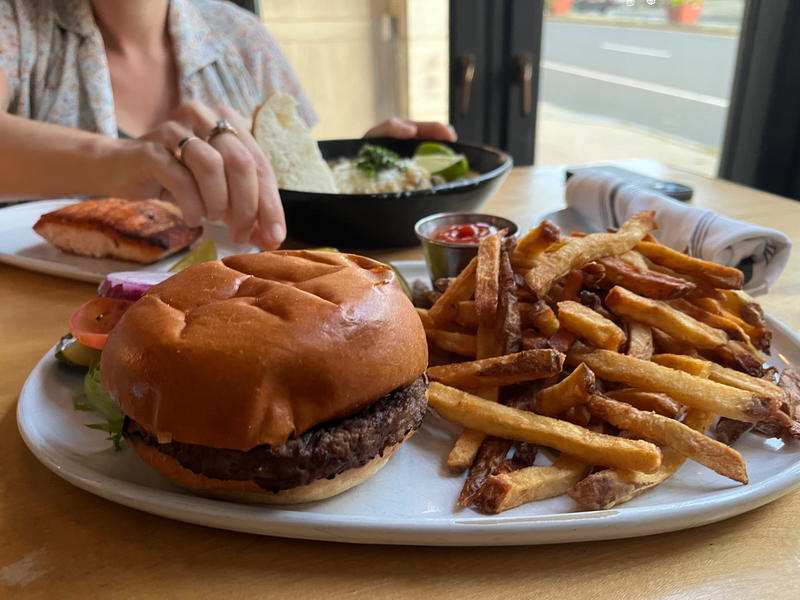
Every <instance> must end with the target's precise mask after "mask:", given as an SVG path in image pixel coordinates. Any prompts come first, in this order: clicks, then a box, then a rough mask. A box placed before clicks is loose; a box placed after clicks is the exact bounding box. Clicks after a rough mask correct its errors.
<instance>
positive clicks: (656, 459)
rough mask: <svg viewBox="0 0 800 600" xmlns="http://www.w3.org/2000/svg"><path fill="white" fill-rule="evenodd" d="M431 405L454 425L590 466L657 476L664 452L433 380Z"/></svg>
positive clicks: (651, 445) (639, 442)
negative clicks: (568, 456) (553, 451)
mask: <svg viewBox="0 0 800 600" xmlns="http://www.w3.org/2000/svg"><path fill="white" fill-rule="evenodd" d="M428 396H429V399H428V400H429V403H430V405H431V407H433V408H434V409H436V411H437V412H439V414H441V415H442V417H444V418H445V419H447V420H449V421H455V422H456V423H460V424H461V425H463V426H464V427H467V428H469V429H478V430H481V431H484V432H485V433H487V434H490V435H493V436H496V437H502V438H505V439H512V440H519V441H523V442H531V443H534V444H539V445H542V446H547V447H549V448H555V449H556V450H560V451H562V452H566V453H567V454H571V455H573V456H575V457H576V458H578V459H580V460H582V461H585V462H586V463H588V464H597V465H605V466H613V467H621V468H625V469H630V470H633V471H644V472H654V471H656V470H657V469H658V467H659V465H660V464H661V451H660V450H659V449H658V448H657V447H656V446H654V445H653V444H651V443H649V442H645V441H642V440H626V439H622V438H616V437H613V436H609V435H603V434H598V433H594V432H591V431H588V430H587V429H585V428H583V427H579V426H577V425H573V424H572V423H567V422H565V421H561V420H558V419H553V418H551V417H544V416H541V415H537V414H534V413H531V412H527V411H522V410H518V409H514V408H510V407H508V406H503V405H501V404H497V403H495V402H488V401H486V400H484V399H482V398H479V397H478V396H473V395H472V394H468V393H466V392H462V391H461V390H457V389H455V388H451V387H448V386H445V385H442V384H441V383H438V382H435V381H434V382H432V383H431V384H430V388H429V390H428Z"/></svg>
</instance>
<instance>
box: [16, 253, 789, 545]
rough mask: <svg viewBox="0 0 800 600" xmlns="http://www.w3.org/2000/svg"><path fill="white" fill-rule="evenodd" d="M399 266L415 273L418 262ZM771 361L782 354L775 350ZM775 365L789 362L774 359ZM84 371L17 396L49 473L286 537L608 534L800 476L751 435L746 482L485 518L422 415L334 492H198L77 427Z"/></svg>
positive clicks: (391, 539)
mask: <svg viewBox="0 0 800 600" xmlns="http://www.w3.org/2000/svg"><path fill="white" fill-rule="evenodd" d="M397 266H398V267H399V268H400V269H401V271H402V272H403V273H404V274H405V275H406V277H407V278H409V279H410V280H413V279H415V278H422V277H425V276H426V275H427V273H426V272H425V268H424V266H423V265H422V263H418V262H401V263H398V264H397ZM768 322H769V325H770V327H771V328H772V330H773V331H774V339H773V347H774V356H776V357H778V356H783V357H785V359H786V361H789V362H791V363H794V364H800V338H798V337H796V336H795V335H794V334H793V333H791V332H790V331H789V330H788V329H786V328H785V327H784V326H783V325H781V324H780V323H778V322H777V321H775V320H773V319H770V320H769V321H768ZM776 360H780V359H777V358H776ZM779 366H780V367H784V366H785V364H784V363H781V364H780V365H779ZM80 385H81V376H80V375H76V374H74V373H71V372H68V371H67V370H65V369H63V368H60V367H59V366H58V365H57V364H56V362H55V360H54V359H53V355H52V352H48V353H47V355H46V356H45V357H44V358H43V359H42V360H41V361H40V362H39V364H38V365H37V366H36V368H35V369H34V370H33V372H32V373H31V374H30V376H29V377H28V380H27V381H26V383H25V386H24V387H23V389H22V393H21V395H20V399H19V404H18V409H17V422H18V424H19V429H20V432H21V433H22V437H23V438H24V440H25V443H26V444H27V445H28V447H29V448H30V449H31V451H32V452H33V454H34V455H35V456H36V457H37V458H38V459H39V460H40V461H41V462H42V463H43V464H44V465H45V466H47V467H48V468H49V469H51V470H52V471H53V472H54V473H56V474H57V475H59V476H60V477H63V478H64V479H66V480H67V481H69V482H71V483H73V484H75V485H77V486H78V487H81V488H83V489H85V490H88V491H90V492H92V493H93V494H97V495H98V496H102V497H103V498H108V499H109V500H113V501H115V502H119V503H121V504H124V505H126V506H131V507H133V508H138V509H140V510H144V511H147V512H151V513H154V514H157V515H161V516H165V517H169V518H173V519H177V520H180V521H187V522H190V523H199V524H202V525H208V526H211V527H219V528H223V529H231V530H236V531H246V532H251V533H259V534H266V535H276V536H284V537H292V538H303V539H315V540H331V541H341V542H361V543H375V544H415V545H486V546H489V545H508V544H549V543H557V542H576V541H589V540H603V539H615V538H624V537H633V536H640V535H649V534H654V533H661V532H665V531H674V530H677V529H685V528H689V527H696V526H698V525H704V524H706V523H712V522H714V521H719V520H722V519H726V518H728V517H732V516H734V515H737V514H740V513H742V512H745V511H748V510H751V509H753V508H756V507H758V506H761V505H763V504H766V503H767V502H770V501H771V500H774V499H776V498H778V497H779V496H782V495H783V494H786V493H788V492H789V491H790V490H792V489H793V488H794V487H796V486H797V485H798V484H800V460H798V459H800V453H799V451H800V448H798V447H797V445H795V446H794V448H792V447H784V445H783V444H782V442H780V441H778V440H772V439H764V438H762V437H759V436H755V435H747V436H744V437H743V438H742V439H741V440H740V441H739V442H738V443H737V445H736V447H737V449H739V450H740V451H741V452H742V453H743V454H744V456H745V458H746V460H747V466H748V472H749V475H750V484H749V485H746V486H742V485H739V484H736V483H733V482H731V481H730V480H728V479H725V478H724V477H721V476H720V475H717V474H716V473H714V472H712V471H710V470H708V469H706V468H704V467H702V466H700V465H698V464H697V463H694V462H692V461H687V462H686V464H685V465H684V466H683V467H682V468H681V469H680V470H679V471H678V473H676V474H675V476H673V477H672V478H671V479H669V480H668V481H667V482H666V483H664V484H662V485H660V486H658V487H657V488H655V489H653V490H651V491H649V492H646V493H645V494H643V495H642V496H640V497H639V498H636V499H635V500H633V501H631V502H628V503H627V504H624V505H621V506H619V507H617V508H614V509H612V510H603V511H596V512H581V511H579V510H578V508H577V506H576V505H575V504H574V503H573V502H572V500H571V499H570V498H568V497H566V496H563V497H560V498H553V499H550V500H544V501H541V502H535V503H532V504H528V505H525V506H521V507H519V508H516V509H513V510H510V511H508V512H506V513H503V514H502V515H500V516H495V517H488V516H483V515H480V514H478V513H476V512H473V511H472V510H471V509H468V510H464V511H461V512H455V511H454V508H453V505H454V501H455V498H456V497H457V495H458V492H459V490H460V487H461V484H462V481H463V478H462V477H452V476H449V475H447V474H446V472H445V471H444V469H443V467H442V464H443V460H444V457H445V456H446V455H447V452H448V451H449V449H450V446H451V444H452V441H453V439H454V438H455V435H456V434H457V433H458V429H457V428H455V427H453V426H451V425H450V424H448V423H446V422H444V421H443V420H441V419H439V418H438V417H437V416H435V415H432V414H429V415H428V416H427V417H426V419H425V423H424V425H423V427H422V429H421V430H420V431H419V432H418V433H417V434H416V435H415V436H414V437H413V438H411V440H409V441H408V442H407V443H405V444H404V445H403V447H402V448H400V450H399V451H398V452H397V453H396V454H395V455H394V457H393V458H392V459H391V460H390V461H389V464H388V465H387V466H386V467H385V468H384V469H383V470H382V471H381V472H379V473H378V474H377V475H376V476H375V477H373V478H372V479H370V480H369V481H367V482H366V483H364V484H362V485H360V486H358V487H356V488H354V489H352V490H350V491H348V492H346V493H344V494H342V495H341V496H338V497H335V498H331V499H328V500H324V501H321V502H315V503H312V504H306V505H300V506H296V507H287V508H272V507H266V506H257V505H242V504H233V503H229V502H222V501H217V500H209V499H206V498H199V497H197V496H193V495H191V494H189V493H188V492H185V491H183V490H181V489H179V488H177V487H175V486H173V485H172V484H170V483H169V482H167V481H166V480H165V479H163V478H162V477H161V476H159V475H157V474H156V473H155V472H154V471H152V470H151V469H150V468H149V467H147V466H145V465H144V464H143V463H141V462H140V461H139V459H138V458H137V457H136V455H135V454H134V453H133V452H132V451H131V450H130V449H129V448H125V449H124V450H122V451H121V452H115V451H114V450H113V449H112V448H111V446H110V443H109V442H107V441H105V439H104V436H103V434H101V433H99V432H97V431H95V430H91V429H88V428H86V427H84V425H85V424H88V423H92V422H95V421H96V420H97V419H96V418H95V417H93V416H92V415H91V414H87V413H85V412H76V411H75V410H73V408H72V394H73V391H74V390H75V389H77V388H78V387H79V386H80Z"/></svg>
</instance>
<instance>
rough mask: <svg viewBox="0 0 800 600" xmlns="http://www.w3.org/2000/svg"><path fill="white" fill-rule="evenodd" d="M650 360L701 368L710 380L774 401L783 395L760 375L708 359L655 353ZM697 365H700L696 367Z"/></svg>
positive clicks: (683, 366) (780, 390) (664, 364)
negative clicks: (737, 369)
mask: <svg viewBox="0 0 800 600" xmlns="http://www.w3.org/2000/svg"><path fill="white" fill-rule="evenodd" d="M652 360H653V362H655V363H657V364H659V365H663V366H665V367H671V368H673V369H680V370H681V371H688V369H697V368H703V369H704V370H705V371H707V373H708V375H707V377H708V378H709V379H710V380H711V381H716V382H717V383H722V384H725V385H728V386H731V387H735V388H739V389H740V390H749V391H751V392H753V393H755V394H758V395H760V396H763V397H764V398H772V399H774V400H775V401H776V402H780V401H781V400H783V399H784V396H785V393H784V391H783V390H782V389H781V388H780V387H778V386H777V385H775V384H774V383H770V382H769V381H767V380H765V379H761V378H760V377H752V376H751V375H747V374H746V373H742V372H741V371H735V370H733V369H728V368H727V367H723V366H722V365H719V364H717V363H715V362H711V361H709V360H702V359H697V358H690V357H688V356H676V355H674V354H657V355H655V356H653V358H652ZM697 365H701V366H699V367H698V366H697ZM688 372H691V371H688Z"/></svg>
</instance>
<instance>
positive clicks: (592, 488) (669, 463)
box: [567, 409, 714, 510]
mask: <svg viewBox="0 0 800 600" xmlns="http://www.w3.org/2000/svg"><path fill="white" fill-rule="evenodd" d="M713 419H714V415H713V414H711V413H708V412H705V411H702V410H697V409H690V410H689V412H688V413H687V414H686V417H685V418H684V420H683V424H684V425H686V426H688V427H690V428H692V429H694V430H695V431H699V432H701V433H702V432H704V431H705V430H706V429H708V427H709V425H710V424H711V422H712V421H713ZM685 461H686V457H685V456H683V455H682V454H679V453H678V452H676V451H675V450H672V449H671V448H664V450H663V458H662V460H661V466H660V467H659V469H658V470H657V471H656V472H655V473H641V472H637V471H626V470H623V469H606V470H604V471H598V472H597V473H593V474H591V475H589V476H588V477H585V478H584V479H582V480H581V481H579V482H578V483H576V484H575V485H574V486H572V488H571V489H570V490H569V491H568V492H567V494H569V496H570V498H572V499H573V500H575V502H577V503H578V504H579V505H581V507H583V508H586V509H589V510H605V509H609V508H613V507H614V506H616V505H617V504H622V503H623V502H627V501H628V500H632V499H633V498H635V497H636V496H638V495H639V494H641V493H642V492H644V491H646V490H648V489H650V488H652V487H654V486H656V485H658V484H659V483H661V482H663V481H665V480H666V479H668V478H669V477H671V476H672V475H673V473H675V471H677V470H678V469H679V468H680V467H681V465H683V463H684V462H685Z"/></svg>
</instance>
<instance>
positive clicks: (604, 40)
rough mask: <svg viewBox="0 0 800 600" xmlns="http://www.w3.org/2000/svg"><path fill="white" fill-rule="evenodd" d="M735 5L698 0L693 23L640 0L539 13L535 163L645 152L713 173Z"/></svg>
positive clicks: (735, 0)
mask: <svg viewBox="0 0 800 600" xmlns="http://www.w3.org/2000/svg"><path fill="white" fill-rule="evenodd" d="M656 9H658V10H656ZM742 9H743V0H706V2H705V6H704V9H703V12H702V13H701V16H700V19H699V20H698V22H697V23H696V24H695V25H676V24H669V23H668V22H667V21H666V10H665V9H664V7H652V6H647V5H646V4H645V3H644V2H640V3H638V4H637V5H636V6H635V7H634V8H632V9H627V7H626V6H624V2H622V3H620V6H619V7H614V8H612V9H610V10H608V11H606V12H605V13H604V14H602V15H601V14H597V13H584V12H577V11H576V9H575V8H573V11H572V12H571V13H569V14H568V15H562V16H558V17H553V16H548V17H546V19H545V25H544V32H543V39H542V56H541V71H540V73H541V80H540V106H539V113H540V114H539V125H538V131H537V158H536V162H537V164H561V163H576V162H584V161H589V160H609V159H612V158H622V157H631V156H643V157H651V158H657V159H659V160H661V161H663V162H665V163H668V164H671V165H673V166H676V167H680V168H685V169H688V170H691V171H694V172H698V173H703V174H707V175H714V174H715V173H716V169H717V164H718V160H719V147H720V145H721V143H722V139H723V136H724V131H725V120H726V117H727V111H728V106H729V98H730V91H731V86H732V82H733V75H734V70H735V64H736V50H737V43H738V27H739V24H740V22H741V12H742Z"/></svg>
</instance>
